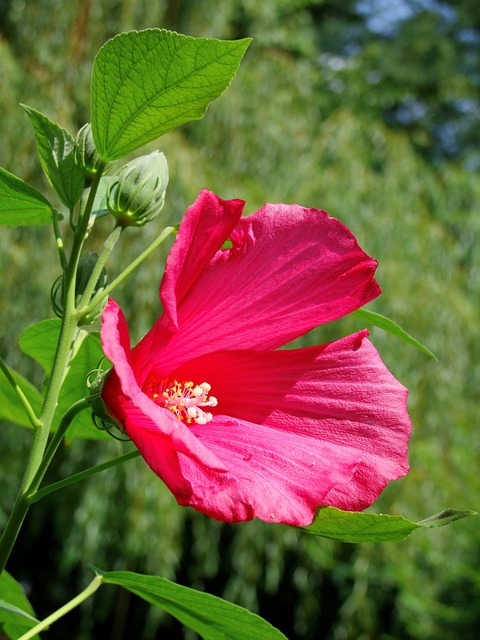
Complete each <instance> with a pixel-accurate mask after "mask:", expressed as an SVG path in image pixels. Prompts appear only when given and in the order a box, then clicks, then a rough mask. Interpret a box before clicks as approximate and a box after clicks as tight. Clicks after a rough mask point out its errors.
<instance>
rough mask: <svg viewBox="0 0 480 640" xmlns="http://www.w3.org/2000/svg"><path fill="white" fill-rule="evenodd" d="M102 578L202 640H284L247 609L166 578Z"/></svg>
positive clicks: (115, 573) (119, 575)
mask: <svg viewBox="0 0 480 640" xmlns="http://www.w3.org/2000/svg"><path fill="white" fill-rule="evenodd" d="M101 575H102V578H103V581H104V582H105V583H106V584H116V585H119V586H121V587H124V588H125V589H127V590H128V591H131V592H132V593H135V594H136V595H137V596H140V598H143V599H144V600H146V601H147V602H150V603H151V604H153V605H155V606H157V607H160V609H163V610H164V611H166V612H167V613H169V614H170V615H172V616H174V617H175V618H176V619H177V620H179V621H180V622H181V623H182V624H183V625H185V626H186V627H189V628H190V629H193V630H194V631H196V633H198V634H199V635H200V636H201V637H202V638H204V640H280V639H281V638H283V639H285V636H284V635H283V633H281V632H280V631H279V630H278V629H275V627H272V625H271V624H269V623H268V622H267V621H266V620H264V619H263V618H260V616H258V615H256V614H254V613H251V612H250V611H248V610H247V609H244V608H242V607H239V606H238V605H235V604H232V603H230V602H227V601H226V600H222V599H221V598H217V597H215V596H212V595H210V594H208V593H203V592H201V591H196V590H195V589H190V588H188V587H184V586H181V585H179V584H175V583H174V582H170V580H166V579H165V578H159V577H157V576H145V575H141V574H138V573H131V572H129V571H111V572H108V573H103V574H101Z"/></svg>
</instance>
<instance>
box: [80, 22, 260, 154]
mask: <svg viewBox="0 0 480 640" xmlns="http://www.w3.org/2000/svg"><path fill="white" fill-rule="evenodd" d="M249 42H250V40H249V39H244V40H237V41H226V40H215V39H213V38H192V37H189V36H184V35H180V34H178V33H174V32H171V31H165V30H162V29H148V30H145V31H130V32H127V33H121V34H120V35H118V36H115V37H114V38H112V39H111V40H109V41H108V42H107V43H106V44H105V45H104V46H103V47H102V48H101V49H100V51H99V52H98V54H97V56H96V58H95V62H94V65H93V72H92V84H91V118H92V131H93V136H94V139H95V144H96V146H97V149H98V152H99V154H100V156H101V157H102V159H103V160H104V161H109V160H115V159H117V158H121V157H123V156H125V155H127V154H128V153H130V152H131V151H134V150H135V149H138V147H141V146H142V145H144V144H145V143H147V142H150V141H151V140H154V139H155V138H158V137H159V136H161V135H162V134H164V133H166V132H167V131H170V130H171V129H174V128H175V127H178V126H179V125H181V124H183V123H185V122H189V121H191V120H198V119H200V118H202V117H203V115H204V113H205V111H206V109H207V107H208V105H209V104H210V102H212V100H215V99H216V98H218V97H219V96H220V95H221V94H222V93H223V92H224V91H225V89H226V88H227V87H228V85H229V84H230V82H231V81H232V78H233V77H234V76H235V74H236V72H237V69H238V66H239V64H240V61H241V59H242V57H243V55H244V53H245V50H246V48H247V46H248V44H249Z"/></svg>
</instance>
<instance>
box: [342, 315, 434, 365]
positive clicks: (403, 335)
mask: <svg viewBox="0 0 480 640" xmlns="http://www.w3.org/2000/svg"><path fill="white" fill-rule="evenodd" d="M352 315H354V316H357V318H360V319H361V320H364V321H365V322H368V323H370V324H373V325H374V326H375V327H378V328H379V329H383V330H384V331H386V332H387V333H391V334H392V335H393V336H395V337H396V338H399V339H400V340H403V342H406V343H407V344H409V345H411V346H412V347H416V348H417V349H419V350H420V351H421V352H422V353H424V354H425V355H427V356H430V358H433V359H434V360H438V358H437V356H436V355H435V354H434V353H432V352H431V351H430V349H427V347H425V346H424V345H423V344H421V342H418V340H415V338H412V336H411V335H409V334H408V333H407V332H406V331H404V330H403V329H402V328H401V327H399V326H398V324H396V323H395V322H394V321H393V320H390V318H386V317H385V316H382V315H381V314H380V313H376V312H375V311H368V310H367V309H357V310H356V311H354V312H353V314H352Z"/></svg>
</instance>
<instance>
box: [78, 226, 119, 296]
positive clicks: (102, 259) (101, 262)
mask: <svg viewBox="0 0 480 640" xmlns="http://www.w3.org/2000/svg"><path fill="white" fill-rule="evenodd" d="M122 231H123V228H122V227H120V226H116V227H115V228H114V229H113V231H112V233H111V234H110V235H109V236H108V238H107V239H106V240H105V243H104V245H103V248H102V250H101V252H100V255H99V256H98V259H97V262H96V264H95V267H94V269H93V271H92V274H91V276H90V279H89V281H88V282H87V286H86V287H85V291H84V292H83V295H82V299H81V301H80V304H79V307H80V308H81V307H82V306H83V305H84V304H88V303H89V302H90V298H91V297H92V294H93V292H94V290H95V286H96V284H97V282H98V280H99V278H100V276H101V274H102V269H103V267H104V266H105V263H106V262H107V259H108V256H109V255H110V253H111V252H112V250H113V248H114V247H115V245H116V243H117V240H118V239H119V238H120V236H121V234H122Z"/></svg>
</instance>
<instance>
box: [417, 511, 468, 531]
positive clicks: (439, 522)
mask: <svg viewBox="0 0 480 640" xmlns="http://www.w3.org/2000/svg"><path fill="white" fill-rule="evenodd" d="M476 515H478V514H477V512H476V511H471V510H470V509H444V510H443V511H440V513H436V514H435V515H433V516H430V517H429V518H425V520H421V521H420V522H419V523H418V524H419V525H420V526H422V527H426V528H428V529H431V528H432V527H443V526H444V525H446V524H451V523H452V522H455V520H459V519H460V518H466V517H467V516H476Z"/></svg>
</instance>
